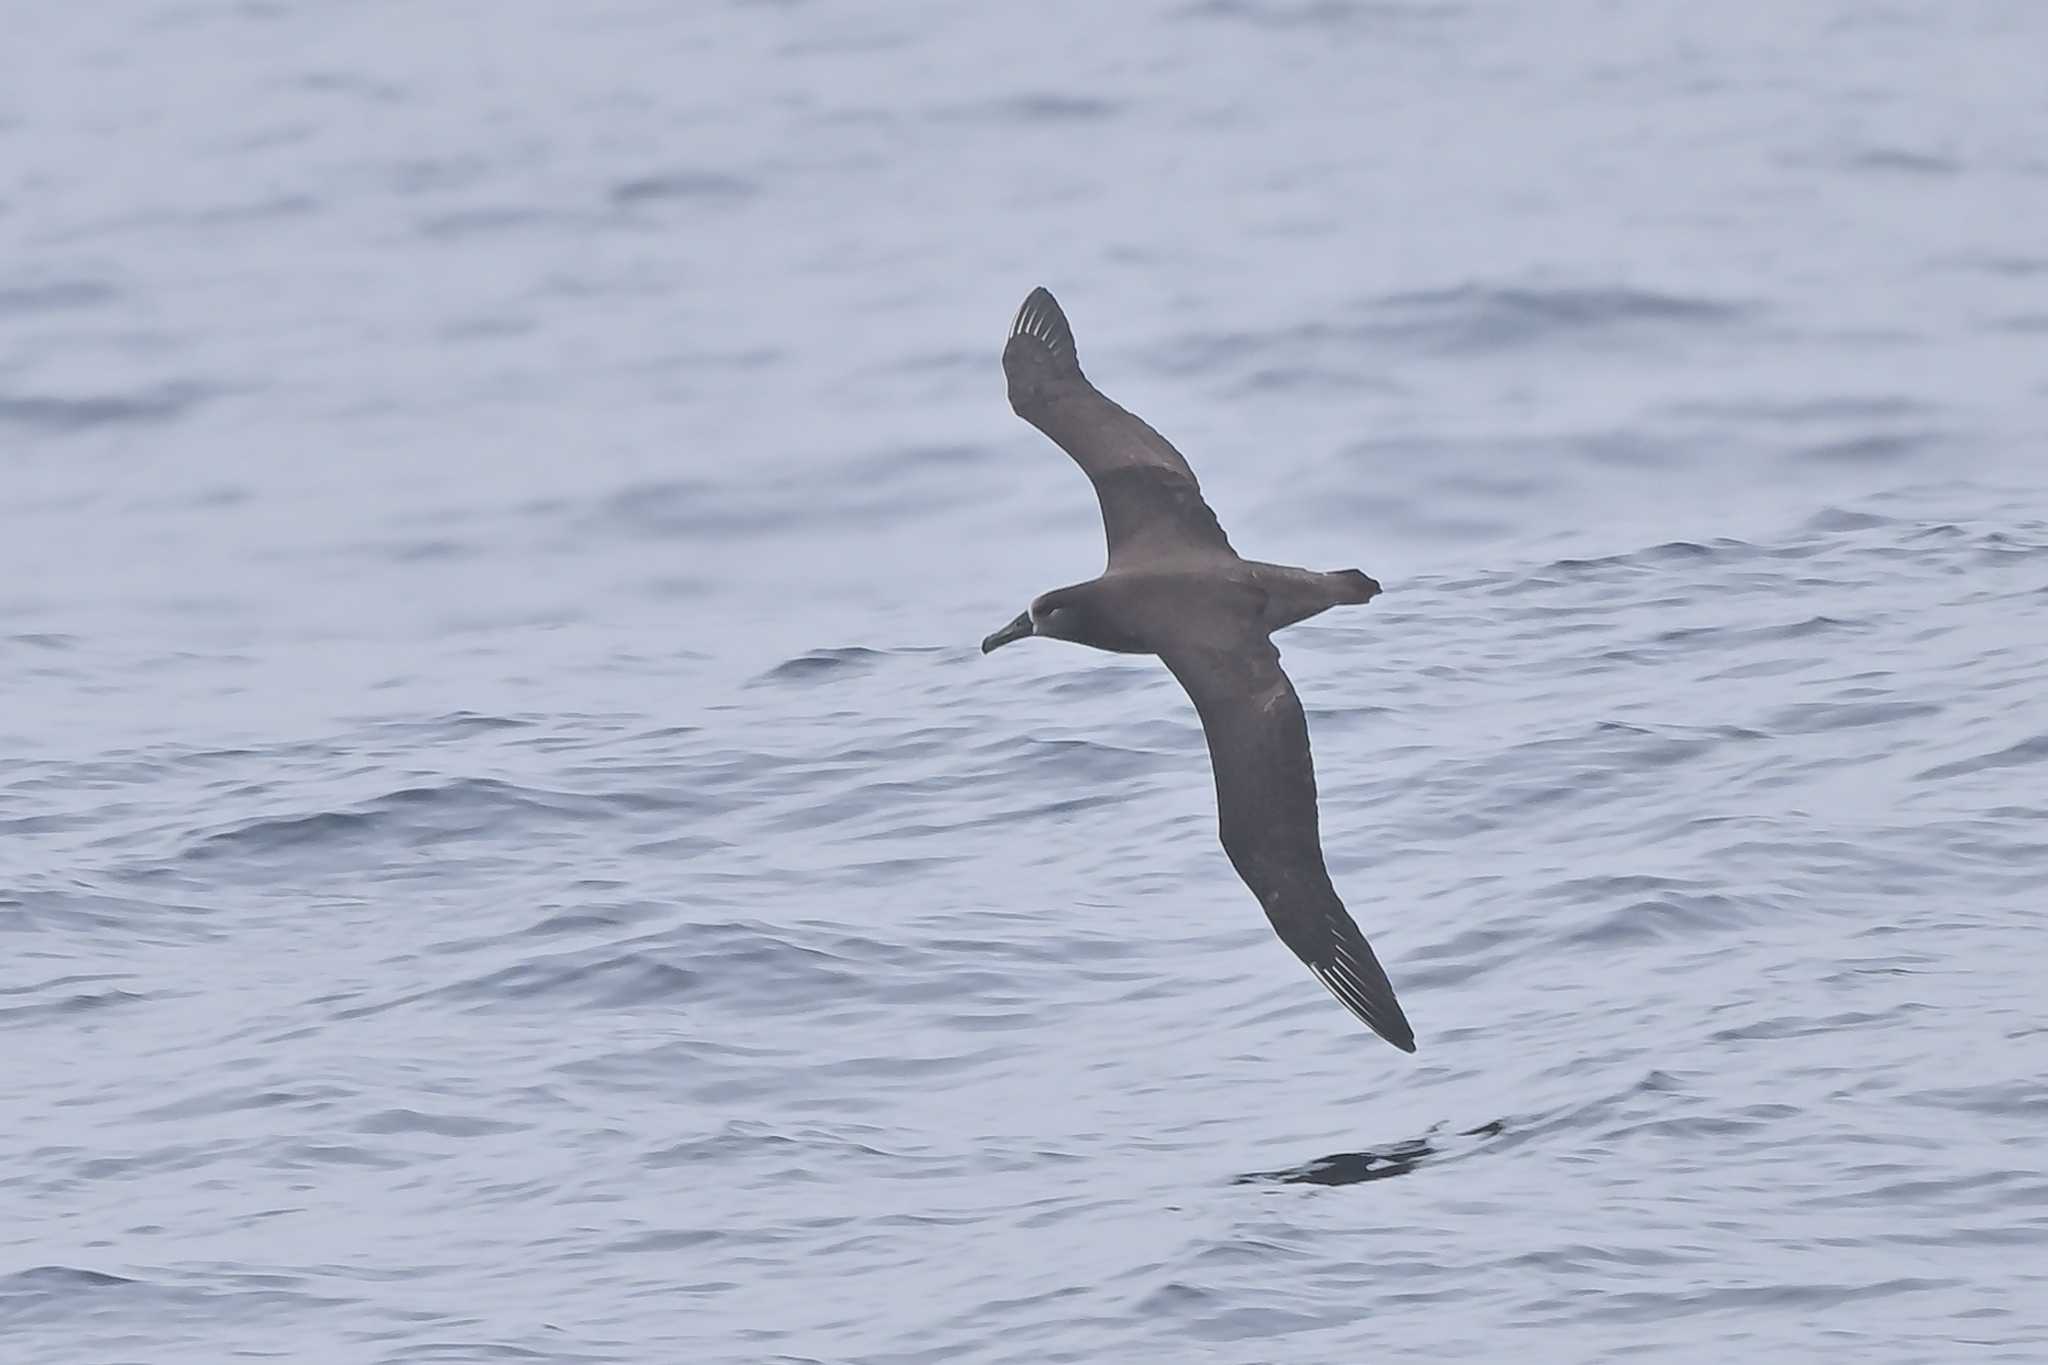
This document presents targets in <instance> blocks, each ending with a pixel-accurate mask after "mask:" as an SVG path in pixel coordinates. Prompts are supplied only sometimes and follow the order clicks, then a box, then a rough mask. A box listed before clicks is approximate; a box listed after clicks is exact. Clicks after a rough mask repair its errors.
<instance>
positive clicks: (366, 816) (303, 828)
mask: <svg viewBox="0 0 2048 1365" xmlns="http://www.w3.org/2000/svg"><path fill="white" fill-rule="evenodd" d="M687 804H688V801H687V799H686V798H685V797H684V796H681V795H676V796H673V797H671V796H667V795H652V794H647V793H641V792H625V791H620V792H604V793H594V794H593V793H583V792H561V791H549V790H544V789H541V788H538V787H523V786H519V785H517V784H515V783H511V782H504V781H500V780H498V779H495V778H460V779H457V780H454V781H450V782H443V783H440V784H437V785H433V786H424V787H403V788H400V789H398V790H396V791H392V792H388V793H386V794H385V795H383V796H380V797H377V798H375V799H374V800H371V801H369V802H366V803H364V804H363V805H361V806H359V807H356V808H354V809H349V810H323V811H311V812H308V813H306V814H302V815H272V816H263V817H259V818H257V819H253V820H249V821H246V822H244V823H242V824H238V825H235V826H233V827H231V828H229V829H225V830H220V831H218V832H216V833H213V834H209V835H205V836H203V837H202V838H200V839H198V840H197V841H196V842H194V843H192V844H190V845H189V846H188V847H187V848H186V849H185V851H184V854H183V856H184V857H185V858H187V859H191V860H195V861H206V860H211V859H219V858H235V857H251V856H262V855H265V854H271V853H287V852H293V851H296V850H302V849H305V848H308V847H314V846H338V845H353V844H356V843H359V842H360V841H361V840H363V839H364V838H367V837H372V836H378V835H384V834H398V835H400V836H402V837H404V838H405V839H406V840H407V841H408V842H409V843H412V844H415V845H425V844H435V843H442V842H446V841H448V840H451V839H458V838H464V837H467V836H471V835H479V836H490V835H493V834H496V833H502V832H503V830H504V828H505V827H506V822H507V820H508V819H522V820H524V819H531V818H536V817H538V818H541V819H545V820H547V821H550V822H559V821H561V820H564V819H583V820H600V819H606V818H610V817H615V816H619V815H622V814H634V813H641V812H647V811H655V810H669V809H681V808H682V807H683V806H685V805H687Z"/></svg>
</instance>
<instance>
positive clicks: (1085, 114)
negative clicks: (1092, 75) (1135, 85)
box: [961, 91, 1123, 123]
mask: <svg viewBox="0 0 2048 1365" xmlns="http://www.w3.org/2000/svg"><path fill="white" fill-rule="evenodd" d="M961 112H962V113H965V114H966V115H968V116H969V117H974V118H990V119H1000V120H1003V121H1006V122H1008V121H1014V122H1018V123H1100V122H1103V121H1105V120H1107V119H1113V118H1115V117H1117V116H1118V115H1119V114H1121V113H1122V112H1123V106H1122V105H1121V104H1119V103H1118V102H1117V101H1115V100H1107V99H1102V98H1100V97H1099V96H1092V95H1067V94H1059V93H1056V92H1052V91H1037V92H1033V93H1030V94H1023V95H1005V96H1002V97H1000V98H997V99H991V100H984V101H982V102H980V103H978V104H972V105H968V106H966V107H965V108H964V109H963V110H962V111H961Z"/></svg>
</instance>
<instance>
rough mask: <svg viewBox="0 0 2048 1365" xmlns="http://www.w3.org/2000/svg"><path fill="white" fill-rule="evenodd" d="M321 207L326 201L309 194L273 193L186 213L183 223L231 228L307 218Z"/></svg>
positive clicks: (202, 226) (204, 226)
mask: <svg viewBox="0 0 2048 1365" xmlns="http://www.w3.org/2000/svg"><path fill="white" fill-rule="evenodd" d="M325 207H326V201H324V200H321V199H318V198H315V197H314V196H312V195H310V194H273V195H265V196H263V197H262V198H258V199H247V200H242V201H240V202H238V203H233V204H218V205H215V206H213V207H211V208H204V209H199V210H197V211H195V212H193V213H191V214H188V215H187V216H186V218H185V221H186V222H187V223H189V224H191V225H192V226H194V227H200V228H218V227H231V226H234V225H237V224H245V223H267V222H272V221H275V220H277V219H283V218H309V217H311V216H312V215H314V214H316V213H318V212H320V210H322V209H323V208H325Z"/></svg>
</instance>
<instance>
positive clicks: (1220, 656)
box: [1162, 630, 1415, 1052]
mask: <svg viewBox="0 0 2048 1365" xmlns="http://www.w3.org/2000/svg"><path fill="white" fill-rule="evenodd" d="M1221 634H1235V635H1236V636H1237V638H1235V639H1227V638H1218V637H1217V636H1216V635H1212V636H1211V638H1209V639H1206V640H1203V641H1201V642H1200V643H1195V642H1193V641H1192V640H1191V642H1190V643H1189V644H1187V645H1186V646H1184V647H1181V648H1176V649H1174V650H1172V651H1170V652H1166V653H1164V654H1163V655H1162V657H1163V658H1164V659H1165V661H1166V666H1167V667H1168V668H1169V669H1171V670H1172V671H1173V675H1174V677H1176V678H1178V679H1179V680H1180V684H1181V686H1182V687H1184V688H1186V689H1187V693H1188V696H1189V697H1190V698H1192V699H1193V701H1194V703H1195V710H1196V712H1197V713H1198V714H1199V715H1200V716H1201V718H1202V732H1203V734H1204V735H1205V736H1206V737H1207V738H1208V741H1209V761H1210V765H1211V766H1212V767H1213V768H1214V770H1215V775H1216V817H1217V821H1216V823H1217V833H1218V834H1219V835H1220V837H1221V839H1222V842H1223V851H1224V852H1225V853H1227V854H1229V855H1230V861H1231V864H1232V865H1233V866H1235V867H1236V868H1237V873H1238V875H1239V876H1240V877H1242V878H1244V882H1245V885H1247V886H1249V887H1250V888H1251V889H1252V894H1253V895H1255V896H1257V897H1258V898H1259V904H1260V905H1261V906H1263V907H1264V908H1265V911H1266V917H1267V918H1268V919H1270V920H1271V921H1272V922H1273V928H1274V930H1275V931H1277V932H1278V933H1279V935H1280V939H1281V941H1282V942H1284V943H1285V944H1286V945H1287V946H1288V947H1289V948H1292V949H1293V950H1294V954H1295V956H1297V957H1299V958H1300V959H1301V960H1302V961H1303V962H1305V963H1307V964H1308V968H1309V970H1310V971H1312V972H1314V973H1315V975H1316V978H1317V979H1318V980H1319V981H1321V982H1322V983H1323V985H1325V986H1326V987H1328V988H1329V990H1330V993H1331V994H1332V995H1334V996H1336V997H1337V999H1338V1000H1340V1001H1342V1002H1343V1003H1344V1005H1345V1007H1346V1008H1347V1009H1349V1010H1350V1011H1351V1012H1352V1013H1353V1014H1355V1015H1357V1016H1358V1017H1359V1018H1360V1019H1362V1020H1364V1021H1365V1023H1366V1024H1367V1025H1369V1026H1370V1027H1371V1028H1372V1030H1373V1031H1374V1032H1375V1033H1377V1034H1379V1035H1380V1037H1382V1038H1384V1039H1386V1040H1387V1041H1388V1042H1390V1043H1392V1044H1393V1045H1394V1046H1395V1047H1397V1048H1400V1049H1401V1050H1402V1051H1403V1052H1413V1051H1414V1050H1415V1031H1414V1030H1413V1029H1412V1028H1410V1027H1409V1025H1408V1020H1407V1017H1406V1016H1405V1015H1403V1014H1402V1012H1401V1005H1400V1002H1399V1001H1397V1000H1396V999H1395V998H1394V987H1393V985H1392V984H1391V983H1390V982H1389V981H1388V980H1387V974H1386V972H1385V971H1384V970H1383V969H1382V968H1381V967H1380V964H1379V959H1378V958H1376V957H1374V956H1373V951H1372V948H1371V946H1370V945H1369V944H1367V943H1366V941H1365V935H1364V934H1362V933H1360V932H1359V928H1358V925H1357V924H1356V923H1355V922H1354V921H1353V920H1352V918H1351V915H1350V914H1349V912H1347V911H1346V910H1345V909H1344V902H1343V901H1341V900H1339V899H1338V897H1337V891H1336V888H1335V887H1333V886H1332V885H1331V884H1330V873H1329V870H1328V868H1327V867H1326V866H1325V865H1324V863H1323V847H1322V839H1321V835H1320V832H1319V830H1318V827H1317V819H1316V775H1315V767H1314V764H1313V762H1312V760H1311V759H1310V757H1309V745H1308V719H1307V717H1306V716H1304V715H1303V714H1302V709H1301V698H1300V697H1299V696H1298V695H1296V693H1295V691H1294V684H1293V683H1291V682H1289V681H1288V678H1287V674H1286V673H1285V672H1283V671H1282V670H1281V667H1280V651H1279V650H1277V649H1275V648H1274V647H1273V642H1272V641H1271V640H1269V639H1267V638H1266V637H1265V636H1264V635H1261V634H1258V633H1256V632H1254V631H1250V630H1242V631H1237V632H1223V633H1221Z"/></svg>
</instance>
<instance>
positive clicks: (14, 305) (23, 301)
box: [0, 280, 120, 317]
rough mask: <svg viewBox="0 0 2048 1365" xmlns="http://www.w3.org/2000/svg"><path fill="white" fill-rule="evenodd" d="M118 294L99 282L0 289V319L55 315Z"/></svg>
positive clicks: (105, 300)
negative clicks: (39, 314)
mask: <svg viewBox="0 0 2048 1365" xmlns="http://www.w3.org/2000/svg"><path fill="white" fill-rule="evenodd" d="M119 296H120V295H119V292H118V291H117V290H115V288H114V287H113V286H112V285H109V284H104V283H102V282H100V281H98V280H57V281H52V282H51V283H49V284H24V285H14V286H6V287H0V317H6V316H8V315H9V314H22V313H54V312H60V311H65V310H69V309H73V308H93V307H97V306H98V305H100V304H103V303H111V302H113V300H114V299H116V298H118V297H119Z"/></svg>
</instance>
